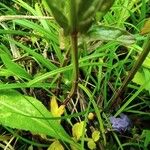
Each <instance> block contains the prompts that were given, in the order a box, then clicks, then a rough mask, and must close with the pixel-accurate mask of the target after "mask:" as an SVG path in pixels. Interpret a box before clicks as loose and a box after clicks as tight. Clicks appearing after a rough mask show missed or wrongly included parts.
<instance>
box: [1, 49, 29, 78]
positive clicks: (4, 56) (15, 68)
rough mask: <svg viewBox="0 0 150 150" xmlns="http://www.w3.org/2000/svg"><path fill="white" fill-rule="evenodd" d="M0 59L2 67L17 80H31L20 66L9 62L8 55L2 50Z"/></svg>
mask: <svg viewBox="0 0 150 150" xmlns="http://www.w3.org/2000/svg"><path fill="white" fill-rule="evenodd" d="M0 57H1V59H2V61H3V63H4V65H5V66H6V68H7V69H8V72H12V73H13V74H15V75H16V76H17V77H19V78H23V79H26V80H30V79H32V76H31V75H30V74H28V73H27V72H26V71H25V70H24V69H23V68H22V67H21V66H20V65H18V64H17V63H15V62H13V61H12V60H11V58H10V57H9V55H8V54H7V53H6V52H4V51H3V50H0Z"/></svg>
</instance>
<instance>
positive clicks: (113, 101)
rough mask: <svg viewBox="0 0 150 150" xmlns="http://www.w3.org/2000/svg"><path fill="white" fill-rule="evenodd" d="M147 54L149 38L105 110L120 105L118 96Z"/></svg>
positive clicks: (149, 50)
mask: <svg viewBox="0 0 150 150" xmlns="http://www.w3.org/2000/svg"><path fill="white" fill-rule="evenodd" d="M149 52H150V36H149V37H148V39H147V41H146V43H145V44H144V46H143V51H142V53H141V54H140V56H139V57H138V59H137V60H136V62H135V64H134V65H133V67H132V69H131V70H130V72H129V74H128V76H127V77H126V78H125V80H124V81H123V84H122V86H121V87H120V88H119V89H118V91H117V92H116V93H115V94H114V96H113V97H112V99H111V100H110V104H109V105H108V107H107V109H110V108H111V110H113V109H114V107H115V106H116V104H117V105H119V104H121V102H122V101H123V99H121V98H120V95H122V93H123V91H124V89H125V88H126V87H127V85H128V84H129V82H130V81H131V80H132V79H133V77H134V75H135V74H136V72H137V71H138V69H139V68H140V67H141V65H142V64H143V62H144V60H145V59H146V57H147V55H148V53H149Z"/></svg>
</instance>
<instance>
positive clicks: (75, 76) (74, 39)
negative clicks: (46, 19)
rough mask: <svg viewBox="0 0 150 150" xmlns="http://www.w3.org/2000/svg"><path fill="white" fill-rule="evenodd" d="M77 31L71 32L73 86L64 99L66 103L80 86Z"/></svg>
mask: <svg viewBox="0 0 150 150" xmlns="http://www.w3.org/2000/svg"><path fill="white" fill-rule="evenodd" d="M77 34H78V33H77V32H74V33H72V34H71V46H72V48H71V52H72V63H73V74H72V76H73V79H72V88H71V91H70V93H69V94H68V96H67V98H66V99H65V101H64V103H63V104H64V105H66V104H67V103H68V102H69V101H70V99H71V98H72V97H73V96H74V94H76V92H77V87H78V77H79V75H78V74H79V62H78V37H77Z"/></svg>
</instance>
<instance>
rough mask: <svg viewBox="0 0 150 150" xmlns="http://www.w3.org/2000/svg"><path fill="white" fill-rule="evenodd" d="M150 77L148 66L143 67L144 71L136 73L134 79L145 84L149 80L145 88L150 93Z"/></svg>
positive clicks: (137, 82) (140, 83)
mask: <svg viewBox="0 0 150 150" xmlns="http://www.w3.org/2000/svg"><path fill="white" fill-rule="evenodd" d="M149 77H150V70H149V69H147V68H143V69H142V71H138V72H137V73H136V74H135V76H134V78H133V79H132V81H133V82H134V83H136V84H138V85H143V84H144V83H146V82H147V85H146V86H145V90H147V91H149V93H150V82H149Z"/></svg>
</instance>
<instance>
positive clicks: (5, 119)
mask: <svg viewBox="0 0 150 150" xmlns="http://www.w3.org/2000/svg"><path fill="white" fill-rule="evenodd" d="M0 124H2V125H4V126H8V127H11V128H17V129H22V130H26V131H30V132H34V133H37V134H45V135H49V136H51V137H54V138H56V139H62V140H64V141H66V142H69V143H71V144H74V142H73V140H71V139H70V137H69V135H68V134H67V133H66V132H65V130H64V129H63V128H62V126H61V125H60V124H59V123H58V122H57V120H53V117H52V114H51V113H50V112H49V111H48V110H47V109H46V108H45V107H44V105H43V104H42V103H41V102H40V101H38V100H36V99H35V98H33V97H29V96H25V95H21V94H20V93H19V92H17V91H14V90H0Z"/></svg>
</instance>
